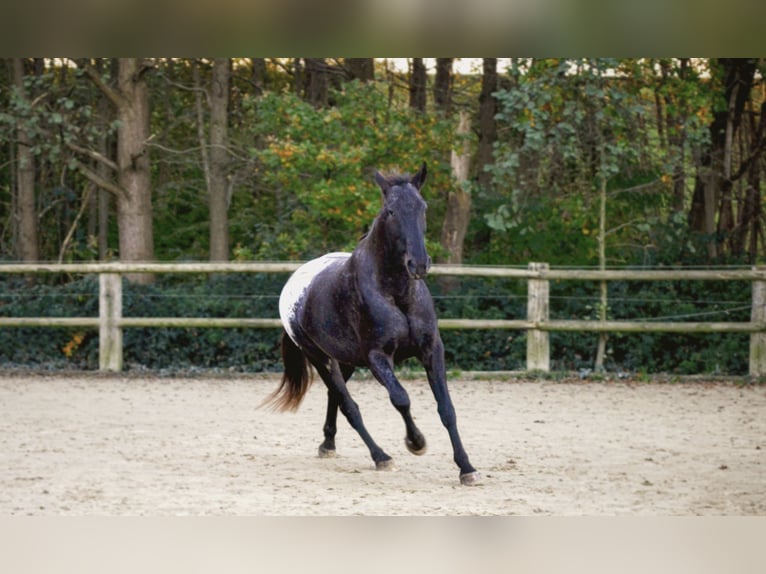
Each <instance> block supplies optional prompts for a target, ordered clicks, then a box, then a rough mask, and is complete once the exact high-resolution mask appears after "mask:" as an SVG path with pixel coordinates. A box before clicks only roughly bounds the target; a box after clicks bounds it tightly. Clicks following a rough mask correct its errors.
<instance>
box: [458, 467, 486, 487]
mask: <svg viewBox="0 0 766 574" xmlns="http://www.w3.org/2000/svg"><path fill="white" fill-rule="evenodd" d="M460 484H462V485H463V486H475V485H477V484H481V475H480V474H479V472H478V471H476V470H474V471H473V472H466V473H465V474H461V475H460Z"/></svg>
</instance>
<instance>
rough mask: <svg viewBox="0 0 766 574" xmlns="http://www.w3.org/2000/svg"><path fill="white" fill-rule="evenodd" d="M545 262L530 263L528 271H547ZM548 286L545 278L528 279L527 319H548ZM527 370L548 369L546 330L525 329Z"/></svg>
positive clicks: (547, 338) (546, 370)
mask: <svg viewBox="0 0 766 574" xmlns="http://www.w3.org/2000/svg"><path fill="white" fill-rule="evenodd" d="M548 269H549V266H548V264H547V263H530V264H529V270H530V271H548ZM548 293H549V286H548V280H547V279H530V280H529V281H528V283H527V320H528V321H531V322H533V323H538V322H542V321H547V320H548V315H549V305H548ZM527 370H528V371H544V372H548V371H549V370H550V342H549V337H548V332H547V331H541V330H539V329H529V330H528V331H527Z"/></svg>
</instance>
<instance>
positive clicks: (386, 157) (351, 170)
mask: <svg viewBox="0 0 766 574" xmlns="http://www.w3.org/2000/svg"><path fill="white" fill-rule="evenodd" d="M333 99H334V101H335V105H334V106H333V107H331V108H315V107H313V106H311V105H310V104H308V103H307V102H305V101H303V100H302V99H300V98H298V97H297V96H294V95H292V94H273V93H267V94H265V95H264V96H262V97H259V98H245V99H244V100H243V103H242V105H243V109H244V110H245V111H246V112H247V113H248V114H249V115H247V116H246V121H245V122H244V124H245V125H247V126H249V128H248V130H249V131H248V133H249V137H251V138H252V139H253V140H254V141H255V142H256V145H253V146H251V147H250V148H249V149H248V153H249V154H250V156H251V158H252V164H253V166H254V167H253V168H254V174H253V177H254V178H255V179H256V181H257V183H258V187H259V188H260V189H261V190H263V191H262V192H261V193H259V194H258V196H257V198H255V201H251V200H250V199H249V198H247V197H245V196H243V197H240V198H237V200H236V201H237V203H236V206H237V210H236V211H235V212H234V213H235V214H236V215H234V218H233V221H232V230H233V236H235V237H236V239H235V242H236V243H240V244H241V245H243V246H247V247H249V248H250V249H252V251H253V253H254V254H255V256H256V257H257V258H259V259H295V258H306V257H310V256H314V255H318V254H320V253H323V252H327V251H333V250H348V249H351V248H353V246H354V245H355V244H356V242H357V241H358V239H359V237H360V236H361V235H362V234H363V233H364V232H365V230H366V229H367V226H368V225H369V224H370V222H371V221H372V219H373V218H374V217H375V215H376V214H377V212H378V210H379V208H380V190H379V189H378V187H377V185H376V184H375V182H374V178H373V170H374V169H380V170H381V171H399V170H401V171H409V172H414V171H415V170H416V169H418V168H419V167H420V164H421V163H422V162H424V161H425V162H427V163H428V165H429V179H428V183H427V187H426V189H425V191H424V193H425V194H426V196H427V197H428V196H429V194H430V195H431V196H433V195H434V194H436V193H438V192H439V191H440V190H443V189H446V188H447V187H448V186H449V184H450V180H449V178H450V175H449V166H448V165H447V164H445V158H448V157H449V149H450V145H451V141H452V136H451V132H452V129H451V126H450V125H449V123H448V122H446V121H444V120H442V119H439V118H438V117H436V116H423V115H419V114H416V113H414V112H412V111H411V110H410V109H409V108H408V107H407V106H406V105H403V104H402V103H399V102H396V101H394V102H391V101H389V100H388V99H387V97H386V95H385V94H384V93H383V92H382V91H381V90H380V89H379V87H378V86H376V85H374V84H361V83H358V82H351V83H347V84H344V86H343V89H342V90H338V91H335V92H334V94H333ZM240 137H242V136H240ZM256 202H257V203H256ZM435 203H436V202H435ZM264 212H265V213H273V214H274V216H273V218H272V219H271V220H269V218H264V217H263V214H264ZM438 213H439V210H438V209H437V210H436V215H438ZM433 217H434V216H433V215H431V219H432V220H433ZM251 218H253V219H255V218H257V221H255V220H252V219H251ZM436 222H437V223H438V219H437V220H436ZM248 228H250V229H255V230H257V232H255V233H252V234H250V235H248V236H239V235H238V233H240V230H242V231H244V230H246V229H248ZM433 228H434V229H436V230H437V231H438V229H439V226H438V225H435V226H433Z"/></svg>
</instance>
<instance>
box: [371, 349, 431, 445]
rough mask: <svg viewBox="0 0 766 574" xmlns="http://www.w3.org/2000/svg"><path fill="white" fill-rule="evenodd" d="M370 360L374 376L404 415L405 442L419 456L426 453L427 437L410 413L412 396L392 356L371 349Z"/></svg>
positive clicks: (392, 402)
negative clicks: (395, 367)
mask: <svg viewBox="0 0 766 574" xmlns="http://www.w3.org/2000/svg"><path fill="white" fill-rule="evenodd" d="M368 361H369V367H370V371H371V372H372V374H373V376H374V377H375V378H376V379H377V380H378V382H380V383H381V384H382V385H383V386H384V387H385V388H386V390H387V391H388V396H389V398H390V399H391V404H393V405H394V407H395V408H396V410H397V411H399V414H401V415H402V419H404V426H405V429H406V433H407V434H406V435H405V437H404V444H405V445H406V446H407V450H409V451H410V452H411V453H412V454H416V455H418V456H420V455H422V454H425V452H426V437H425V436H423V433H422V432H420V429H418V427H417V426H416V425H415V421H414V419H413V418H412V414H411V413H410V404H411V403H410V397H409V395H408V394H407V391H405V390H404V387H402V384H401V383H400V382H399V379H397V378H396V375H395V374H394V368H393V363H392V360H391V357H389V356H388V355H387V354H385V353H384V352H383V351H371V352H370V354H369V357H368Z"/></svg>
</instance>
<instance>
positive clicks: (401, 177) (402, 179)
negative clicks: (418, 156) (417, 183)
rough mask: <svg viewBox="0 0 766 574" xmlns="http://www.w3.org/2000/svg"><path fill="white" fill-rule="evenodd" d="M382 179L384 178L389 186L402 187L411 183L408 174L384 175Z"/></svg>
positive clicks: (410, 177)
mask: <svg viewBox="0 0 766 574" xmlns="http://www.w3.org/2000/svg"><path fill="white" fill-rule="evenodd" d="M383 177H385V178H386V181H388V182H389V183H390V184H391V186H392V187H393V186H395V185H404V184H407V183H410V182H411V181H412V176H411V175H410V174H409V173H384V174H383Z"/></svg>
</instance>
